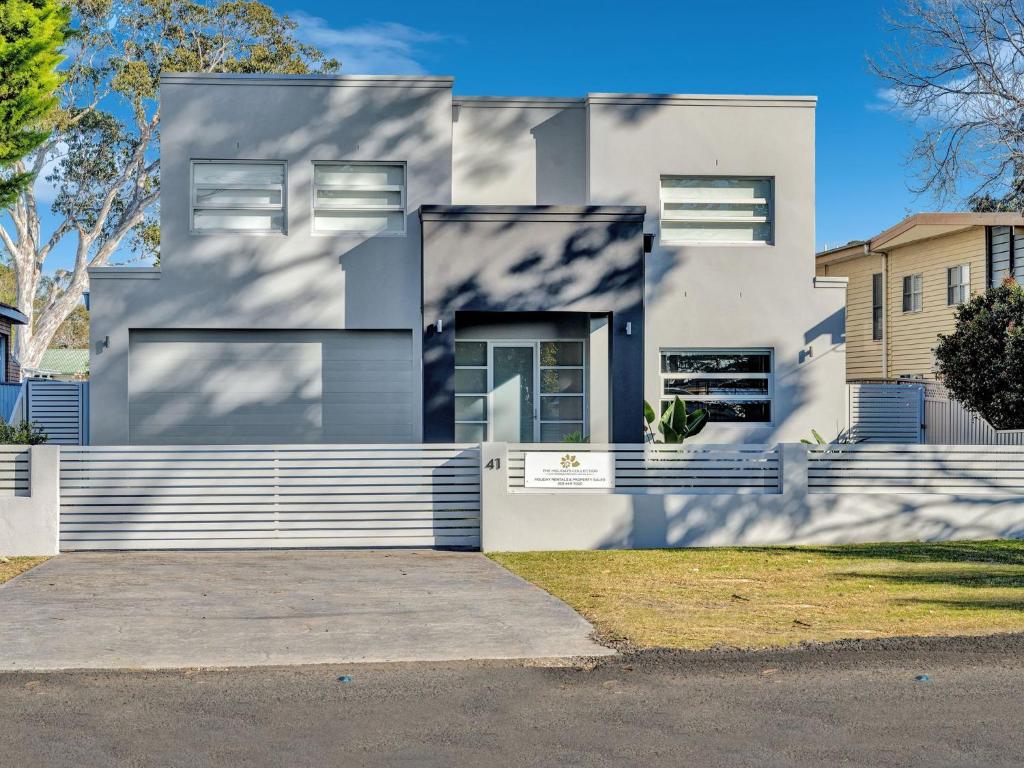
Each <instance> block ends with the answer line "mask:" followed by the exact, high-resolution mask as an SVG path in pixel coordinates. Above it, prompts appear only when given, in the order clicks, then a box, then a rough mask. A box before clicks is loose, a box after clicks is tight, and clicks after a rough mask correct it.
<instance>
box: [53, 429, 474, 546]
mask: <svg viewBox="0 0 1024 768" xmlns="http://www.w3.org/2000/svg"><path fill="white" fill-rule="evenodd" d="M60 487H61V511H60V544H61V549H62V550H83V549H249V548H261V549H262V548H286V547H466V548H478V547H479V546H480V449H479V446H476V445H296V446H205V447H204V446H156V447H140V446H106V447H104V446H93V447H67V446H66V447H63V448H62V449H61V470H60Z"/></svg>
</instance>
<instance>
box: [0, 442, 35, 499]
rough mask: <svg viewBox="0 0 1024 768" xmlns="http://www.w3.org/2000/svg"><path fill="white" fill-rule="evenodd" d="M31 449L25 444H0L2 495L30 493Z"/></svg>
mask: <svg viewBox="0 0 1024 768" xmlns="http://www.w3.org/2000/svg"><path fill="white" fill-rule="evenodd" d="M28 471H29V450H28V447H27V446H24V445H0V497H3V496H28V495H29V476H28Z"/></svg>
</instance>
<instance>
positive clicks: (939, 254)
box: [817, 213, 1024, 381]
mask: <svg viewBox="0 0 1024 768" xmlns="http://www.w3.org/2000/svg"><path fill="white" fill-rule="evenodd" d="M817 274H818V276H820V277H821V276H828V277H846V278H848V279H849V288H848V291H847V299H846V300H847V306H846V378H847V380H848V381H863V380H878V379H899V378H925V379H933V378H935V370H934V369H935V363H934V357H933V353H932V350H933V349H934V347H935V343H936V340H937V338H938V335H939V334H940V333H949V332H950V331H951V330H952V329H953V325H954V310H955V309H956V307H957V305H958V304H960V303H961V302H962V301H964V300H965V299H966V298H968V297H969V296H970V295H971V294H972V293H975V292H978V291H983V290H985V288H986V287H987V286H990V285H997V284H999V283H1000V282H1001V281H1002V280H1003V279H1004V278H1006V277H1008V276H1011V275H1012V276H1014V277H1016V278H1017V279H1018V280H1021V281H1022V282H1024V216H1021V215H1020V214H1016V213H918V214H915V215H913V216H910V217H908V218H906V219H904V220H903V221H901V222H900V223H899V224H897V225H896V226H894V227H890V228H889V229H887V230H885V231H884V232H882V233H881V234H879V235H877V236H875V237H873V238H871V239H870V240H858V241H854V242H851V243H848V244H846V245H844V246H841V247H839V248H831V249H829V250H826V251H822V252H821V253H819V254H818V255H817Z"/></svg>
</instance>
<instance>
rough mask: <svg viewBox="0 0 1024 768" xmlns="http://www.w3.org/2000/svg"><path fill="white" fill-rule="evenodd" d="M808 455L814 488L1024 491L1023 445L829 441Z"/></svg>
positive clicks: (814, 490)
mask: <svg viewBox="0 0 1024 768" xmlns="http://www.w3.org/2000/svg"><path fill="white" fill-rule="evenodd" d="M807 459H808V462H807V463H808V470H807V481H808V490H809V492H810V493H935V494H989V495H996V496H1001V495H1013V496H1016V495H1022V494H1024V447H1017V446H984V447H981V446H970V445H941V446H940V445H871V444H861V445H830V446H815V447H813V448H811V449H810V450H809V452H808V457H807Z"/></svg>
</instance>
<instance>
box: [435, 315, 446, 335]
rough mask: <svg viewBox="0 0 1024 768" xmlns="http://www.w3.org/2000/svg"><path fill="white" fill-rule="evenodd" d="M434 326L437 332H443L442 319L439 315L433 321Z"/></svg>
mask: <svg viewBox="0 0 1024 768" xmlns="http://www.w3.org/2000/svg"><path fill="white" fill-rule="evenodd" d="M434 327H435V328H436V329H437V332H438V333H444V320H442V319H441V318H440V317H439V318H437V322H436V323H434Z"/></svg>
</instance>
